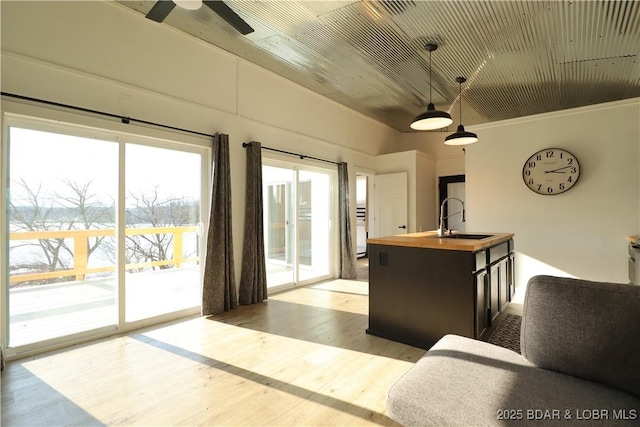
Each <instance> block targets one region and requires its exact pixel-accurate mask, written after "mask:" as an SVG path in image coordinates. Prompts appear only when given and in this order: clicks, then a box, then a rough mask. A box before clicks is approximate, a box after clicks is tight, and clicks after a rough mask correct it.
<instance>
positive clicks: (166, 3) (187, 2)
mask: <svg viewBox="0 0 640 427" xmlns="http://www.w3.org/2000/svg"><path fill="white" fill-rule="evenodd" d="M202 3H204V4H205V5H207V6H208V7H209V9H211V10H213V11H214V12H215V13H217V14H218V15H220V17H221V18H222V19H224V20H225V21H227V22H228V23H229V24H230V25H231V26H232V27H233V28H235V29H236V30H238V31H239V32H240V34H242V35H247V34H249V33H252V32H253V28H251V26H250V25H249V24H247V23H246V21H245V20H244V19H242V18H241V17H240V16H239V15H238V14H237V13H235V12H234V11H233V10H232V9H231V8H230V7H229V6H227V5H226V4H225V3H224V2H223V1H220V0H204V1H203V0H158V1H157V2H156V4H154V5H153V7H152V8H151V10H150V11H149V13H147V14H146V18H149V19H151V20H152V21H156V22H162V21H164V19H165V18H166V17H167V16H168V15H169V13H170V12H171V11H172V10H173V8H174V7H176V5H178V6H180V7H182V8H184V9H187V10H196V9H199V8H200V6H202Z"/></svg>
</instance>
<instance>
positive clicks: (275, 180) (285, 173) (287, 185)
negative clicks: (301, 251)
mask: <svg viewBox="0 0 640 427" xmlns="http://www.w3.org/2000/svg"><path fill="white" fill-rule="evenodd" d="M294 180H295V173H294V171H293V170H291V169H283V168H278V167H273V166H263V167H262V183H263V184H262V185H263V204H264V208H263V212H264V218H263V220H264V234H265V238H264V240H265V258H266V269H267V287H274V286H281V285H286V284H292V283H293V282H294V269H293V268H294V257H295V252H294V245H293V243H294V239H295V237H294V236H295V233H294V232H295V230H294V224H292V222H293V221H291V219H292V218H293V217H294V213H293V212H294V211H293V205H292V192H293V182H294Z"/></svg>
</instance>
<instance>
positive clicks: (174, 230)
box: [125, 144, 201, 322]
mask: <svg viewBox="0 0 640 427" xmlns="http://www.w3.org/2000/svg"><path fill="white" fill-rule="evenodd" d="M125 158H126V162H125V163H126V177H125V183H126V219H125V220H126V232H125V238H126V241H125V257H126V276H125V278H126V279H125V289H126V309H125V318H126V320H127V321H128V322H131V321H135V320H140V319H145V318H149V317H153V316H158V315H161V314H166V313H171V312H174V311H178V310H182V309H187V308H192V307H197V306H199V305H200V267H199V264H200V247H199V237H198V223H199V221H200V185H201V173H200V162H201V158H200V154H195V153H188V152H182V151H176V150H168V149H163V148H156V147H149V146H144V145H135V144H127V145H126V155H125Z"/></svg>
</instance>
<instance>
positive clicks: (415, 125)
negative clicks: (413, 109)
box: [411, 43, 453, 130]
mask: <svg viewBox="0 0 640 427" xmlns="http://www.w3.org/2000/svg"><path fill="white" fill-rule="evenodd" d="M425 48H426V49H427V50H428V51H429V105H428V106H427V111H425V112H424V113H422V114H418V115H417V116H416V118H415V119H413V122H412V123H411V129H415V130H433V129H441V128H443V127H446V126H449V125H450V124H451V123H453V120H451V116H450V115H449V113H447V112H446V111H440V110H436V106H435V105H433V102H431V52H433V51H434V50H436V49H437V48H438V45H437V44H432V43H429V44H428V45H427V46H426V47H425Z"/></svg>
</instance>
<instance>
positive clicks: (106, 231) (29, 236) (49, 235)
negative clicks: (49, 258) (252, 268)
mask: <svg viewBox="0 0 640 427" xmlns="http://www.w3.org/2000/svg"><path fill="white" fill-rule="evenodd" d="M197 229H198V227H197V226H195V225H192V226H185V227H147V228H126V229H125V235H127V236H135V235H141V234H173V258H172V259H165V260H159V261H148V262H140V263H133V264H126V265H125V269H127V270H132V269H134V268H142V267H155V266H162V265H175V266H176V267H180V265H181V264H183V263H187V262H197V261H199V258H200V257H197V256H196V257H189V258H184V256H183V250H182V247H183V246H182V244H183V240H184V239H183V236H184V233H189V232H195V231H197ZM115 235H116V230H115V229H114V228H101V229H92V230H51V231H18V232H11V233H9V240H40V239H60V238H72V239H73V268H72V269H67V270H55V271H46V272H39V273H24V274H15V275H11V276H9V283H20V282H27V281H31V280H43V279H51V278H55V277H66V276H75V277H76V280H84V276H85V275H86V274H93V273H105V272H111V271H115V266H113V265H111V266H104V267H91V268H89V267H88V261H89V252H88V247H89V245H88V239H89V237H100V236H115Z"/></svg>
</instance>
